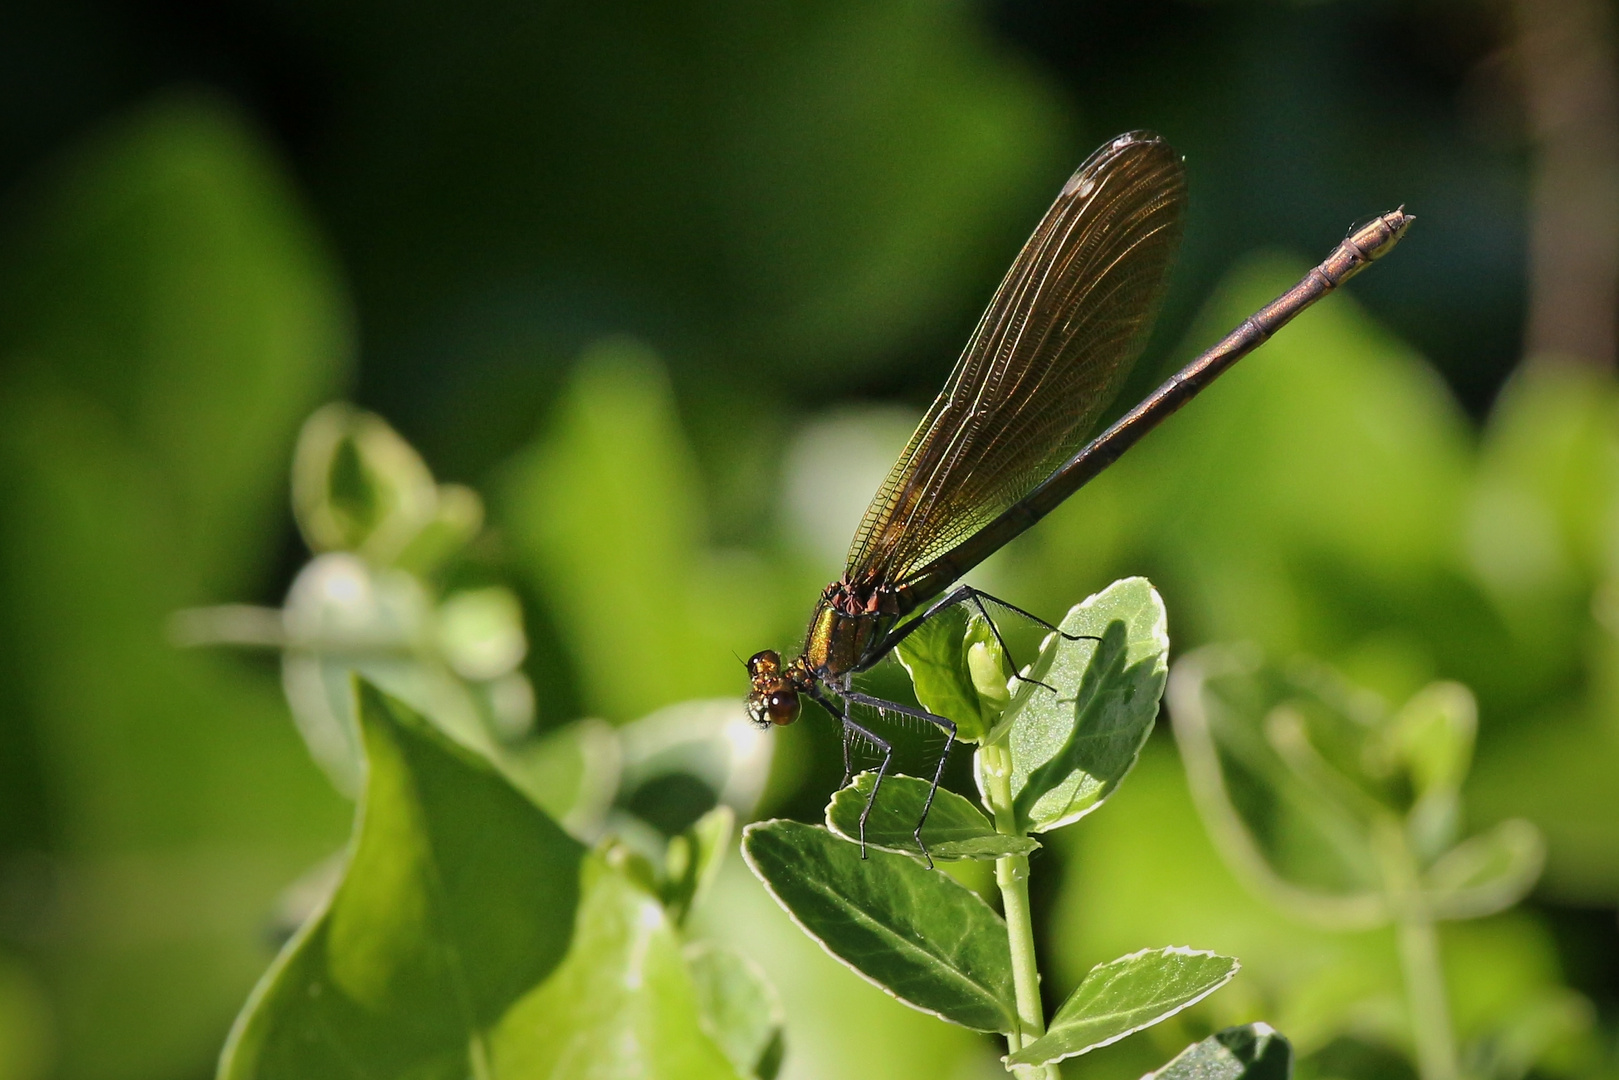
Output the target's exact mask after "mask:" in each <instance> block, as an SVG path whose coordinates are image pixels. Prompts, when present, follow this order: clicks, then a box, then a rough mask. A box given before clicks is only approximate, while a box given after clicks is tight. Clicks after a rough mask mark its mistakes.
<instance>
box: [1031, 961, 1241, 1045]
mask: <svg viewBox="0 0 1619 1080" xmlns="http://www.w3.org/2000/svg"><path fill="white" fill-rule="evenodd" d="M1239 967H1241V965H1240V964H1238V963H1237V961H1236V959H1235V958H1234V957H1230V956H1220V955H1219V954H1217V953H1211V952H1199V951H1196V950H1194V949H1185V948H1169V949H1143V950H1142V951H1141V952H1138V953H1131V954H1130V955H1128V956H1121V957H1119V958H1118V959H1117V960H1110V961H1108V962H1107V963H1105V964H1097V965H1096V966H1095V967H1093V968H1091V970H1090V973H1089V974H1088V975H1086V976H1085V978H1084V980H1083V981H1082V982H1080V984H1079V987H1078V988H1077V989H1076V990H1075V991H1074V992H1073V993H1072V994H1070V995H1068V1000H1067V1001H1065V1002H1063V1003H1062V1006H1061V1007H1060V1008H1059V1009H1058V1010H1057V1015H1056V1016H1054V1017H1052V1018H1051V1027H1050V1028H1049V1029H1048V1030H1047V1031H1046V1033H1045V1034H1044V1035H1042V1036H1041V1037H1040V1038H1038V1039H1036V1040H1035V1041H1034V1042H1032V1043H1030V1044H1029V1045H1028V1046H1025V1047H1024V1048H1023V1049H1022V1050H1019V1051H1018V1052H1017V1053H1015V1054H1012V1055H1011V1056H1010V1057H1008V1058H1007V1060H1008V1061H1009V1062H1011V1063H1012V1064H1013V1065H1044V1064H1046V1063H1047V1062H1051V1061H1061V1060H1062V1059H1063V1058H1069V1057H1073V1056H1075V1055H1076V1054H1083V1053H1085V1052H1086V1051H1087V1050H1094V1049H1096V1048H1097V1047H1098V1046H1106V1045H1107V1044H1108V1043H1112V1042H1117V1041H1118V1040H1120V1039H1122V1038H1124V1037H1125V1036H1126V1035H1129V1034H1131V1033H1132V1032H1137V1031H1140V1030H1141V1029H1142V1028H1146V1027H1151V1026H1152V1025H1154V1024H1156V1023H1158V1022H1159V1021H1160V1020H1164V1019H1167V1018H1168V1017H1171V1016H1174V1015H1175V1014H1176V1013H1178V1012H1180V1011H1181V1010H1182V1009H1184V1008H1186V1007H1187V1006H1188V1005H1193V1004H1196V1003H1197V1002H1199V1001H1202V1000H1203V999H1204V998H1206V997H1208V996H1209V995H1210V994H1212V993H1214V992H1215V991H1216V990H1218V989H1220V987H1222V986H1224V985H1225V984H1226V983H1228V982H1230V981H1231V977H1232V976H1234V975H1235V974H1236V973H1237V969H1238V968H1239Z"/></svg>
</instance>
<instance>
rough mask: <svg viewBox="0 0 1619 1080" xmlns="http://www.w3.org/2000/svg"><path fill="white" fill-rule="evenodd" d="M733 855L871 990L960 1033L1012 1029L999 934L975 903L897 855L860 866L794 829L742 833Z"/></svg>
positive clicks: (772, 825)
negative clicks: (952, 1025)
mask: <svg viewBox="0 0 1619 1080" xmlns="http://www.w3.org/2000/svg"><path fill="white" fill-rule="evenodd" d="M742 854H743V857H744V858H745V859H747V861H748V866H749V867H750V868H751V869H752V870H753V872H754V874H755V875H757V876H758V878H759V879H760V880H761V881H763V882H764V883H765V887H766V888H768V889H769V890H770V893H771V895H772V896H774V897H775V898H776V902H777V903H779V904H780V905H781V906H782V907H783V908H785V909H786V910H787V912H788V914H790V915H792V917H793V918H794V920H796V921H797V923H798V925H799V926H801V927H802V928H803V929H804V930H805V932H806V933H808V934H809V935H810V936H811V937H813V938H815V940H817V941H818V942H820V943H821V947H822V948H824V949H825V950H826V951H827V952H829V953H831V954H832V955H833V956H835V957H837V958H838V959H839V960H841V961H843V962H844V963H845V964H847V965H849V966H850V967H851V968H853V969H854V970H855V971H857V972H859V973H860V974H861V975H863V976H864V977H865V978H867V979H868V980H870V981H871V982H874V983H876V984H877V985H878V986H881V987H882V988H883V989H885V990H887V991H888V992H889V993H891V994H893V995H894V996H895V997H897V998H899V999H900V1000H901V1001H903V1002H905V1003H906V1004H907V1005H910V1006H912V1007H913V1008H917V1009H921V1010H922V1011H924V1012H931V1013H934V1014H936V1015H938V1016H940V1017H943V1018H944V1019H946V1020H950V1021H952V1022H954V1023H957V1024H960V1025H962V1026H963V1027H969V1028H972V1029H974V1030H976V1031H1007V1030H1009V1029H1010V1028H1011V1017H1012V1015H1013V1004H1012V1002H1013V995H1012V959H1011V955H1010V953H1009V952H1008V949H1007V943H1006V924H1005V923H1004V922H1002V921H1001V918H1000V916H998V915H996V914H995V912H993V911H992V910H990V908H989V906H988V905H987V904H985V903H984V902H983V901H982V900H980V899H979V898H978V896H977V894H975V893H973V892H971V891H970V890H968V889H967V888H965V887H963V886H961V885H959V884H957V883H956V882H955V881H953V880H952V879H950V878H949V877H946V876H945V875H944V874H943V873H940V872H939V871H937V870H927V869H924V868H923V867H921V866H919V865H917V863H915V862H914V861H912V860H911V859H908V858H905V857H904V856H901V855H891V854H888V853H886V852H882V851H873V852H871V853H870V857H869V858H868V859H861V857H860V849H859V848H858V847H857V846H856V845H854V844H850V843H848V842H847V841H845V840H843V839H842V838H840V837H837V836H834V835H833V834H832V833H830V832H828V831H827V830H825V829H822V828H818V827H816V826H813V825H804V824H801V823H799V822H796V821H766V822H760V823H757V824H754V825H750V826H748V827H747V828H746V829H745V830H743V833H742Z"/></svg>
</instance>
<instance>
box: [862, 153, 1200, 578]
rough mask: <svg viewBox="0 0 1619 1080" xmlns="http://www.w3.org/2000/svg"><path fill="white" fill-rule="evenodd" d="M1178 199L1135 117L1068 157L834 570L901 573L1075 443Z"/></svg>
mask: <svg viewBox="0 0 1619 1080" xmlns="http://www.w3.org/2000/svg"><path fill="white" fill-rule="evenodd" d="M1185 207H1186V175H1185V170H1184V168H1183V167H1182V165H1181V160H1180V156H1179V155H1178V154H1176V153H1175V152H1174V151H1173V150H1171V149H1170V147H1169V145H1168V144H1167V143H1165V142H1164V141H1163V139H1161V138H1159V137H1158V136H1157V135H1154V134H1152V133H1150V132H1131V133H1130V134H1128V135H1122V136H1120V137H1119V138H1117V139H1114V140H1113V141H1112V142H1110V143H1108V144H1107V145H1106V146H1104V147H1102V148H1101V149H1100V150H1098V151H1097V152H1096V153H1095V154H1093V155H1091V157H1090V158H1089V159H1088V160H1087V161H1086V162H1085V163H1084V164H1083V165H1081V166H1080V167H1079V169H1078V170H1077V171H1076V172H1075V173H1074V175H1073V176H1072V177H1070V178H1069V180H1068V183H1067V184H1066V185H1064V187H1063V189H1062V193H1061V194H1059V195H1058V196H1057V201H1056V202H1055V203H1053V204H1052V206H1051V209H1050V210H1048V211H1046V215H1045V217H1044V219H1042V220H1041V222H1040V224H1039V226H1037V227H1036V228H1035V230H1034V234H1033V235H1032V236H1030V237H1029V240H1028V242H1027V243H1025V244H1024V245H1023V250H1022V251H1021V252H1019V253H1018V257H1017V260H1016V261H1015V262H1014V263H1013V264H1012V268H1011V269H1010V270H1009V271H1007V274H1006V278H1005V280H1003V281H1002V282H1001V285H1000V288H999V289H998V290H996V293H995V296H994V299H993V300H991V301H990V305H989V309H988V310H987V311H985V312H984V316H983V318H982V319H980V320H979V323H978V328H977V329H976V330H975V331H974V332H973V336H972V338H971V339H970V340H969V341H968V343H967V347H966V349H965V350H964V351H963V352H962V355H961V359H960V360H958V361H957V362H956V367H955V370H954V371H953V372H952V373H951V375H950V379H949V380H948V381H947V382H946V383H945V386H944V389H943V390H942V391H940V393H939V396H938V398H937V399H936V400H935V401H934V402H933V405H932V407H931V408H929V409H928V412H927V415H926V416H925V417H923V419H922V422H921V424H920V425H919V426H918V427H917V429H916V433H915V434H914V435H912V436H911V441H910V444H909V445H908V446H907V447H906V448H905V451H904V453H902V454H901V455H900V458H899V460H898V461H897V462H895V464H894V468H893V470H892V471H891V472H890V473H889V475H888V479H887V480H886V481H884V483H883V485H882V487H881V488H879V489H878V491H877V496H876V498H875V499H873V500H872V503H871V506H870V507H869V508H868V509H867V510H866V516H865V519H864V520H863V521H862V522H861V524H860V528H859V530H858V531H857V532H856V533H855V538H854V543H853V544H852V545H851V546H850V549H849V561H848V565H847V567H846V569H845V572H844V580H846V581H849V582H851V583H854V584H856V585H878V584H887V585H898V584H903V583H904V581H905V579H906V578H907V577H908V576H909V575H910V574H911V573H912V572H914V571H916V570H918V569H920V568H922V567H923V566H925V565H926V564H928V563H929V562H931V561H932V560H933V559H935V558H937V557H938V556H940V555H942V554H944V553H945V552H947V551H949V550H951V549H952V548H954V547H956V546H957V545H958V544H960V543H961V542H962V541H964V540H966V539H967V538H968V537H970V536H971V535H972V534H973V533H975V532H977V531H978V530H979V529H980V528H982V527H983V526H984V525H986V524H987V523H989V522H990V521H992V520H994V519H995V518H996V517H997V516H998V515H999V514H1000V513H1001V512H1002V511H1004V510H1006V509H1007V508H1008V507H1010V506H1012V505H1013V504H1014V503H1016V502H1017V501H1018V500H1020V499H1021V498H1023V496H1024V495H1026V494H1027V493H1028V492H1029V491H1030V490H1031V489H1032V488H1033V487H1034V486H1035V485H1036V484H1038V483H1040V481H1042V480H1044V479H1045V478H1046V477H1047V476H1048V475H1049V474H1050V473H1051V471H1052V470H1053V469H1055V468H1056V467H1057V466H1058V465H1060V464H1061V463H1062V462H1064V461H1065V460H1067V459H1068V458H1069V457H1070V456H1072V455H1073V454H1074V453H1075V452H1076V451H1078V449H1079V448H1080V447H1081V446H1082V445H1083V444H1084V442H1085V440H1086V438H1087V437H1088V436H1089V435H1090V433H1091V429H1092V428H1093V427H1095V425H1096V422H1097V419H1098V418H1099V416H1100V414H1101V412H1102V410H1103V409H1105V408H1106V407H1107V405H1108V403H1109V402H1110V401H1112V399H1113V397H1114V395H1115V394H1116V393H1117V392H1118V390H1119V386H1120V384H1121V383H1122V382H1123V381H1124V378H1125V376H1126V375H1127V374H1128V373H1129V370H1130V367H1131V365H1133V364H1134V363H1135V360H1136V357H1137V356H1139V355H1140V352H1141V349H1142V347H1143V346H1144V345H1145V344H1146V338H1147V333H1148V331H1149V330H1150V328H1151V325H1152V320H1153V317H1154V316H1155V315H1156V314H1157V309H1158V305H1159V302H1160V301H1161V300H1162V298H1163V294H1164V288H1165V285H1166V283H1167V279H1168V273H1169V266H1170V264H1171V262H1173V260H1174V257H1175V253H1176V251H1177V249H1178V248H1179V247H1180V239H1181V233H1182V228H1183V219H1184V216H1185Z"/></svg>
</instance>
